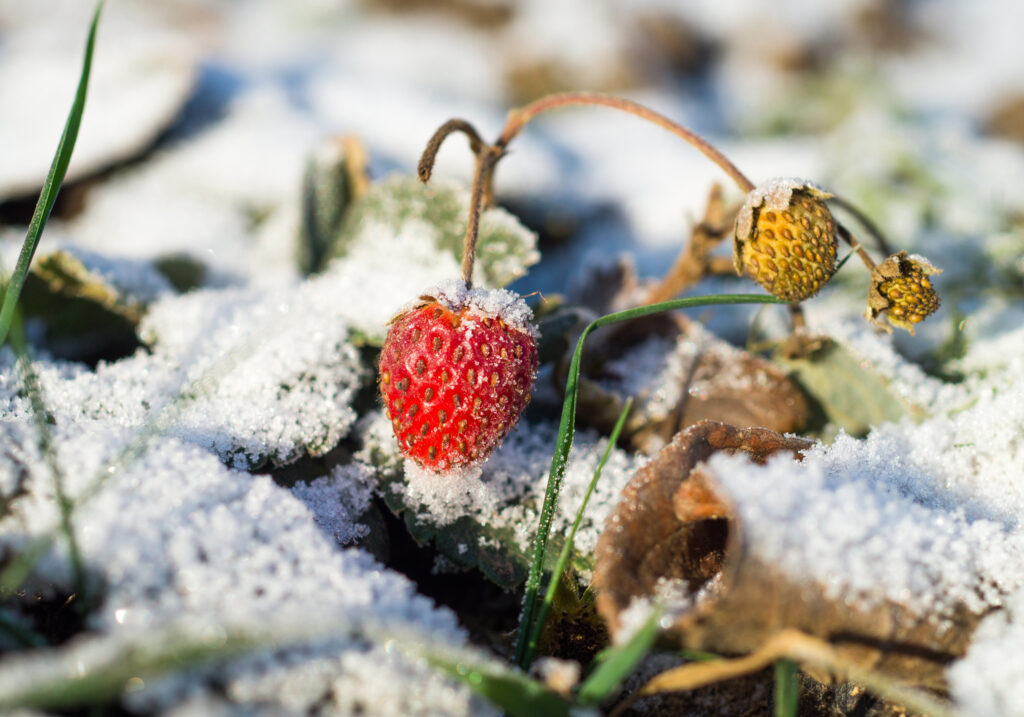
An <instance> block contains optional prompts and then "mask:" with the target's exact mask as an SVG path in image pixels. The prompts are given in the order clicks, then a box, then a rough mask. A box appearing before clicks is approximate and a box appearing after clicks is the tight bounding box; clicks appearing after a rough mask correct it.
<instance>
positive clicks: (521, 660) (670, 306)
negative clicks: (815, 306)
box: [515, 294, 786, 669]
mask: <svg viewBox="0 0 1024 717" xmlns="http://www.w3.org/2000/svg"><path fill="white" fill-rule="evenodd" d="M784 303H786V302H785V301H783V300H781V299H777V298H775V297H774V296H770V295H767V294H714V295H711V296H691V297H688V298H685V299H673V300H672V301H664V302H661V303H658V304H651V305H649V306H638V307H636V308H633V309H627V310H626V311H619V312H617V313H614V314H608V315H606V316H602V317H601V318H599V319H597V320H596V321H593V322H591V323H590V324H588V325H587V327H586V328H585V329H583V333H582V334H580V337H579V339H578V340H577V342H576V350H575V352H574V353H573V356H572V362H571V363H570V365H569V376H568V378H567V379H566V384H565V400H564V402H563V403H562V418H561V421H560V422H559V425H558V441H557V443H556V445H555V453H554V455H553V456H552V458H551V471H550V473H549V474H548V486H547V489H546V491H545V493H544V504H543V506H542V507H541V513H540V521H539V523H538V526H537V535H536V538H535V539H534V548H533V556H532V558H531V561H530V573H529V577H528V578H527V580H526V592H525V595H524V597H523V611H522V614H521V615H520V619H519V634H518V637H517V639H516V653H515V661H516V664H517V665H519V666H520V667H521V668H523V669H527V668H528V667H529V661H528V660H527V646H528V645H529V641H530V640H529V638H530V635H531V634H532V632H533V623H534V620H535V617H536V611H537V608H538V604H537V603H538V599H537V598H538V592H539V590H540V581H541V575H542V573H543V569H544V559H545V557H546V555H547V542H548V536H549V535H550V533H551V522H552V520H553V519H554V515H555V510H556V509H557V507H558V495H559V493H560V492H561V489H562V478H563V477H564V476H565V465H566V463H567V461H568V460H569V451H570V450H571V449H572V440H573V436H574V433H575V424H576V395H577V392H578V390H579V373H580V363H581V361H582V358H583V344H584V342H585V341H586V340H587V336H589V335H590V332H591V331H593V330H594V329H597V328H600V327H602V326H611V325H612V324H618V323H621V322H623V321H629V320H630V319H637V318H640V317H643V316H651V315H652V314H659V313H662V312H665V311H673V310H676V309H689V308H694V307H698V306H712V305H719V304H784Z"/></svg>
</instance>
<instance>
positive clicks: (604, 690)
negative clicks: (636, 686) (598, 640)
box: [576, 610, 661, 707]
mask: <svg viewBox="0 0 1024 717" xmlns="http://www.w3.org/2000/svg"><path fill="white" fill-rule="evenodd" d="M660 619H661V611H660V610H653V611H652V612H651V615H650V616H649V617H648V618H647V622H645V623H644V624H643V626H642V627H641V628H640V629H639V630H637V631H636V632H635V633H634V634H633V636H632V637H631V638H630V639H629V641H627V642H625V643H623V644H621V645H616V646H614V647H609V648H607V649H606V650H604V651H602V652H601V654H600V655H598V656H597V658H595V660H594V662H595V663H596V667H595V668H594V670H593V672H591V673H590V675H589V676H588V677H587V679H586V680H584V681H583V684H582V685H580V690H579V693H577V695H576V701H577V702H578V703H579V704H581V705H584V706H588V707H589V706H592V705H599V704H601V703H602V702H604V701H605V700H606V699H608V698H609V697H611V696H612V695H613V694H614V693H615V692H616V691H617V690H618V689H619V688H620V687H621V686H622V683H623V682H624V681H625V680H626V678H627V677H629V676H630V675H631V674H632V673H633V670H635V669H636V667H637V665H639V664H640V661H641V660H643V659H644V657H645V656H646V655H647V653H648V652H649V651H650V649H651V646H652V645H653V644H654V640H655V638H657V637H658V633H659V632H660V627H659V625H658V623H659V620H660Z"/></svg>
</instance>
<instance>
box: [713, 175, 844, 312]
mask: <svg viewBox="0 0 1024 717" xmlns="http://www.w3.org/2000/svg"><path fill="white" fill-rule="evenodd" d="M830 196H832V195H830V194H828V193H826V192H823V191H822V190H820V189H818V188H817V187H815V186H814V185H812V184H809V183H807V182H805V181H803V180H799V179H773V180H771V181H770V182H767V183H766V184H763V185H761V186H759V187H756V188H755V189H753V190H752V191H751V192H750V193H749V194H747V199H746V201H745V202H744V203H743V207H742V208H741V209H740V212H739V215H738V216H737V217H736V235H735V239H734V242H733V255H732V258H733V263H734V264H735V266H736V273H737V274H740V275H742V274H744V273H746V274H748V275H749V276H750V277H751V278H752V279H753V280H754V281H756V282H757V283H758V284H760V285H761V286H763V287H764V288H765V289H767V290H768V291H769V292H771V293H772V294H773V295H775V296H777V297H779V298H780V299H785V300H786V301H803V300H804V299H808V298H810V297H812V296H814V295H815V294H817V293H818V291H820V290H821V287H823V286H824V285H825V284H826V283H827V282H828V280H829V279H831V278H832V275H833V274H835V272H836V249H837V240H836V222H835V219H833V218H832V212H830V211H829V210H828V207H827V206H825V201H824V200H825V199H828V198H829V197H830Z"/></svg>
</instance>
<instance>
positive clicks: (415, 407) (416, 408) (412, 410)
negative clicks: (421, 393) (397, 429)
mask: <svg viewBox="0 0 1024 717" xmlns="http://www.w3.org/2000/svg"><path fill="white" fill-rule="evenodd" d="M419 410H420V407H419V406H418V405H416V404H415V403H414V404H412V405H411V406H409V418H412V417H413V416H415V415H416V414H417V413H418V412H419Z"/></svg>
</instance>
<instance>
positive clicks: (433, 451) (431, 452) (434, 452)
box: [427, 446, 437, 460]
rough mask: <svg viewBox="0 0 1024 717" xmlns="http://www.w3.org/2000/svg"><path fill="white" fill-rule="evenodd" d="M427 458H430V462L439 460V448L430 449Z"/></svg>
mask: <svg viewBox="0 0 1024 717" xmlns="http://www.w3.org/2000/svg"><path fill="white" fill-rule="evenodd" d="M427 458H429V459H430V460H434V459H435V458H437V448H436V447H434V446H431V447H430V448H428V449H427Z"/></svg>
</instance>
